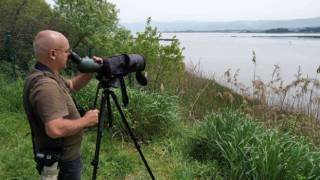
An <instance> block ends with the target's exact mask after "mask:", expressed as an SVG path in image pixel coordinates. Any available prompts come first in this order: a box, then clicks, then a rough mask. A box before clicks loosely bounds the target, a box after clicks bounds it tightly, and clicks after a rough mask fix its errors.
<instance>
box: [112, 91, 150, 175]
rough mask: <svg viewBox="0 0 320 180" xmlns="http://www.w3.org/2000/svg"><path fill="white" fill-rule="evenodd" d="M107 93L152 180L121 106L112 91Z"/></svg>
mask: <svg viewBox="0 0 320 180" xmlns="http://www.w3.org/2000/svg"><path fill="white" fill-rule="evenodd" d="M109 93H110V94H111V96H112V99H113V101H114V102H115V104H116V106H117V109H118V111H119V113H120V115H121V118H122V121H123V123H124V124H125V126H126V128H127V130H128V131H129V134H130V136H131V139H132V141H133V143H134V145H135V147H136V149H137V150H138V152H139V154H140V157H141V159H142V161H143V163H144V165H145V166H146V168H147V170H148V172H149V174H150V177H151V178H152V179H154V176H153V174H152V172H151V169H150V167H149V165H148V163H147V161H146V159H145V158H144V155H143V153H142V151H141V149H140V147H141V146H140V144H139V143H138V142H137V140H136V138H135V136H134V134H133V132H132V130H131V128H130V126H129V124H128V121H127V120H126V117H125V115H124V113H123V111H122V109H121V106H120V104H119V102H118V99H117V96H116V95H115V93H114V92H113V91H110V92H109Z"/></svg>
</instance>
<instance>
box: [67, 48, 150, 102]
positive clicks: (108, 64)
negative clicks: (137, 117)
mask: <svg viewBox="0 0 320 180" xmlns="http://www.w3.org/2000/svg"><path fill="white" fill-rule="evenodd" d="M69 59H71V60H72V61H73V62H74V63H76V64H77V68H78V70H79V71H80V72H82V73H93V72H96V73H98V76H97V79H98V80H99V81H100V84H101V86H102V87H103V88H110V87H114V88H118V87H119V83H118V82H120V87H121V93H122V100H123V104H124V106H127V105H128V101H129V100H128V95H127V91H126V87H125V83H124V79H123V77H124V76H126V75H128V74H129V73H132V72H136V75H135V77H136V80H137V82H138V83H139V84H140V85H142V86H146V85H147V84H148V81H147V78H146V77H145V76H144V75H143V74H142V71H143V70H144V69H145V67H146V61H145V59H144V57H143V56H141V55H139V54H123V55H118V56H111V57H106V58H104V59H103V63H102V64H100V63H98V62H95V61H94V60H93V59H91V58H88V57H85V58H81V57H80V56H78V55H77V54H76V53H75V52H71V54H70V55H69Z"/></svg>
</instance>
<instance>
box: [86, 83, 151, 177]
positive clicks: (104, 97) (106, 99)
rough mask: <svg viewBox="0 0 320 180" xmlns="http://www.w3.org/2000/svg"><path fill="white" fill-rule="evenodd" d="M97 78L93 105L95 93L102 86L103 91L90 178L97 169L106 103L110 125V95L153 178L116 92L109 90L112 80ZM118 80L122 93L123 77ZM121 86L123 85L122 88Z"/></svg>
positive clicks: (95, 174)
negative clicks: (97, 83) (121, 84)
mask: <svg viewBox="0 0 320 180" xmlns="http://www.w3.org/2000/svg"><path fill="white" fill-rule="evenodd" d="M99 80H100V83H99V85H98V88H97V94H96V98H95V102H94V107H95V106H96V101H97V95H98V92H99V89H100V88H102V89H103V92H102V97H101V103H100V113H99V119H98V132H97V140H96V149H95V154H94V159H93V160H92V162H91V165H92V166H93V173H92V180H95V179H96V176H97V171H98V163H99V152H100V144H101V139H102V132H103V125H104V122H103V115H104V114H105V106H106V105H107V113H108V120H109V127H111V126H112V109H111V103H110V97H112V99H113V101H114V103H115V105H116V107H117V109H118V111H119V113H120V115H121V118H122V122H123V123H124V124H125V126H126V128H127V130H128V132H129V134H130V137H131V139H132V141H133V143H134V145H135V148H136V149H137V150H138V152H139V154H140V157H141V159H142V161H143V163H144V165H145V166H146V168H147V170H148V172H149V175H150V177H151V178H152V179H153V180H154V176H153V174H152V172H151V169H150V167H149V165H148V163H147V161H146V159H145V158H144V155H143V153H142V151H141V149H140V147H141V146H140V144H139V143H138V142H137V140H136V138H135V136H134V134H133V132H132V130H131V128H130V126H129V124H128V121H127V120H126V117H125V115H124V113H123V111H122V109H121V106H120V104H119V102H118V99H117V96H116V94H115V93H114V92H113V91H112V90H111V87H112V80H110V79H107V78H105V77H100V79H99ZM120 82H122V83H123V86H122V88H121V90H122V93H124V91H125V87H124V81H123V77H120ZM123 87H124V89H123ZM125 93H126V91H125Z"/></svg>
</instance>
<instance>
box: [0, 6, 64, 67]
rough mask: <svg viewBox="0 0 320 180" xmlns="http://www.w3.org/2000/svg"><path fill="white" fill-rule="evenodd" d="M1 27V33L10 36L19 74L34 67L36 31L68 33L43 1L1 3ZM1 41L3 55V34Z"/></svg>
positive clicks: (0, 36)
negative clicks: (50, 30)
mask: <svg viewBox="0 0 320 180" xmlns="http://www.w3.org/2000/svg"><path fill="white" fill-rule="evenodd" d="M0 27H1V30H4V31H10V32H11V35H12V41H13V45H14V52H15V59H16V61H15V62H16V66H17V68H18V69H19V70H20V72H22V73H25V72H27V71H28V70H29V68H30V66H31V64H33V61H32V59H33V47H32V42H33V38H34V36H35V35H36V34H37V32H38V31H40V30H43V29H54V30H59V29H65V30H66V31H68V25H67V24H66V21H64V20H63V19H62V18H61V16H60V15H59V14H57V13H56V12H54V11H53V10H52V9H51V8H50V6H49V5H48V4H47V3H46V2H45V1H44V0H15V1H12V0H1V1H0ZM0 41H1V46H0V49H1V52H4V51H5V46H2V44H3V42H4V41H5V39H4V35H3V34H0Z"/></svg>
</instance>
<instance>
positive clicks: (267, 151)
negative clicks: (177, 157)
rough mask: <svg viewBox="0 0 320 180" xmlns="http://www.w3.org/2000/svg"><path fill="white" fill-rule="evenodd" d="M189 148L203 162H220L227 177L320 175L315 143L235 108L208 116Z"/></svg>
mask: <svg viewBox="0 0 320 180" xmlns="http://www.w3.org/2000/svg"><path fill="white" fill-rule="evenodd" d="M186 148H187V149H188V151H187V154H188V155H190V156H192V157H193V158H194V159H196V160H198V161H200V162H202V163H205V164H210V163H211V162H215V161H217V164H218V166H219V168H220V170H221V171H220V173H221V176H223V177H224V178H226V179H298V178H301V177H303V178H306V179H318V178H320V164H319V162H320V152H319V150H318V149H317V148H316V147H315V146H314V145H311V144H308V143H306V141H304V140H303V139H301V138H297V137H294V136H292V135H289V134H283V133H279V132H277V131H274V130H266V129H264V128H263V124H262V123H257V122H254V120H253V119H251V118H250V117H248V116H245V115H244V114H236V113H234V112H231V111H223V112H221V113H214V114H211V115H208V116H206V117H205V119H204V120H203V121H201V122H199V123H198V124H197V127H196V129H195V133H194V136H192V138H190V140H189V142H188V144H187V146H186ZM203 178H206V177H203Z"/></svg>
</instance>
